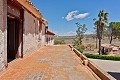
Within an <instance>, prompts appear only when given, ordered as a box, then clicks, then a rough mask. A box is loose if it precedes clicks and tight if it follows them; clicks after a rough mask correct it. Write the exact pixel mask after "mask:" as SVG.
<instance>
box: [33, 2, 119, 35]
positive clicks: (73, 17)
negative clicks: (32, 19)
mask: <svg viewBox="0 0 120 80" xmlns="http://www.w3.org/2000/svg"><path fill="white" fill-rule="evenodd" d="M31 2H32V3H33V4H34V5H35V6H36V8H37V9H39V10H40V12H41V13H42V15H43V17H44V18H45V19H46V20H47V21H48V26H49V29H50V30H51V31H53V32H55V33H56V34H57V35H75V32H76V29H77V27H76V25H75V23H76V22H79V23H81V24H84V23H85V24H86V26H87V28H88V30H87V32H86V33H93V32H94V29H93V26H94V25H93V18H97V14H98V12H99V11H100V10H104V11H106V12H108V13H109V15H108V16H109V22H111V21H120V8H119V5H120V0H31Z"/></svg>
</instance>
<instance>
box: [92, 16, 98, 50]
mask: <svg viewBox="0 0 120 80" xmlns="http://www.w3.org/2000/svg"><path fill="white" fill-rule="evenodd" d="M93 21H95V22H94V29H95V32H96V49H97V43H98V37H97V32H98V27H97V23H98V21H96V18H94V19H93Z"/></svg>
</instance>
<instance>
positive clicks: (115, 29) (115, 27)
mask: <svg viewBox="0 0 120 80" xmlns="http://www.w3.org/2000/svg"><path fill="white" fill-rule="evenodd" d="M109 30H110V44H111V43H112V40H113V37H115V38H120V22H111V23H110V24H109Z"/></svg>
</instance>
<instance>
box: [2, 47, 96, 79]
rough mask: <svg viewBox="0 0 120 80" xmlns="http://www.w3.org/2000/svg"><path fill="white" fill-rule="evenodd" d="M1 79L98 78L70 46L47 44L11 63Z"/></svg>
mask: <svg viewBox="0 0 120 80" xmlns="http://www.w3.org/2000/svg"><path fill="white" fill-rule="evenodd" d="M0 80H96V78H95V77H94V76H93V75H92V73H91V72H90V71H89V70H88V68H87V67H86V66H84V65H82V63H81V62H80V58H79V57H78V56H77V55H76V54H75V53H74V52H72V51H71V50H70V48H69V47H68V46H46V47H44V48H41V49H39V50H38V51H36V52H35V53H32V54H30V55H29V56H26V57H24V58H23V59H16V60H15V61H13V62H11V63H9V66H8V68H7V69H6V70H5V71H3V72H2V74H1V77H0Z"/></svg>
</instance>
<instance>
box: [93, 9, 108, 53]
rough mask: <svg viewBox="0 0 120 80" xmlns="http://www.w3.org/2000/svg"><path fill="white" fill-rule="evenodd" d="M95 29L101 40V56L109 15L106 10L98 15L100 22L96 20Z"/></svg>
mask: <svg viewBox="0 0 120 80" xmlns="http://www.w3.org/2000/svg"><path fill="white" fill-rule="evenodd" d="M94 21H95V23H94V25H95V27H96V32H97V38H98V39H99V54H101V40H102V34H103V31H104V27H105V26H107V24H108V13H107V12H105V11H104V10H101V11H100V12H99V13H98V20H95V19H94Z"/></svg>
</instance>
